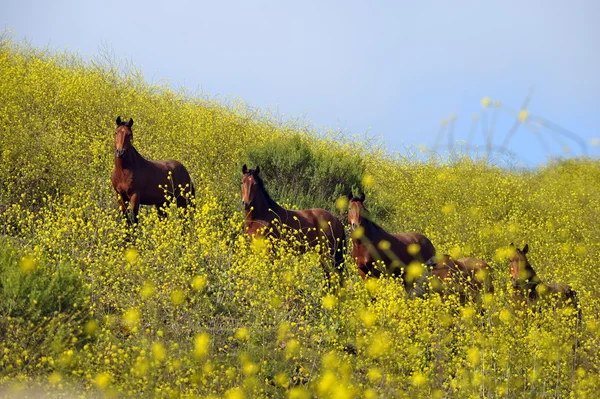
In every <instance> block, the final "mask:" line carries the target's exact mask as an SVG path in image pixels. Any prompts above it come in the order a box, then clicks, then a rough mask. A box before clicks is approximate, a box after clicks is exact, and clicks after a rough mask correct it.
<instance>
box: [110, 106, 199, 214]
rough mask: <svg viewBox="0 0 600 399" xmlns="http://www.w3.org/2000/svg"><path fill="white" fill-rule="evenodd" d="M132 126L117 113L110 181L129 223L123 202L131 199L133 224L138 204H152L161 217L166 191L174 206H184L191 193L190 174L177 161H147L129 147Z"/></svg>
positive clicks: (192, 188)
mask: <svg viewBox="0 0 600 399" xmlns="http://www.w3.org/2000/svg"><path fill="white" fill-rule="evenodd" d="M132 126H133V119H129V122H123V121H121V117H120V116H119V117H118V118H117V130H116V133H115V168H114V169H113V172H112V184H113V187H114V188H115V191H116V192H117V195H118V199H119V205H120V207H121V210H122V212H123V215H124V216H125V218H126V219H127V220H128V221H129V222H130V223H131V221H130V220H129V218H128V217H127V202H131V208H132V210H133V223H137V220H138V212H139V208H140V205H154V206H155V207H156V209H157V210H158V212H159V215H161V216H164V210H163V209H164V206H165V205H166V204H167V199H166V198H165V195H166V194H167V195H170V196H173V198H174V199H175V201H176V203H177V206H178V207H185V206H187V204H188V200H189V198H190V196H193V195H194V194H195V192H194V185H193V184H192V180H191V178H190V175H189V173H188V171H187V170H186V169H185V167H184V166H183V165H182V164H181V162H179V161H174V160H171V159H168V160H163V161H148V160H146V159H144V157H142V156H141V155H140V153H139V152H137V150H136V149H135V147H134V146H133V132H132V130H131V127H132ZM159 186H160V187H159ZM165 191H166V192H165Z"/></svg>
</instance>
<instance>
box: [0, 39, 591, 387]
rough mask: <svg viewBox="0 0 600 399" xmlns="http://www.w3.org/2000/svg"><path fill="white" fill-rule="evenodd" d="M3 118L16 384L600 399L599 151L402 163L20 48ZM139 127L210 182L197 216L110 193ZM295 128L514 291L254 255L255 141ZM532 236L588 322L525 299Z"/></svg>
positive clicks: (418, 225)
mask: <svg viewBox="0 0 600 399" xmlns="http://www.w3.org/2000/svg"><path fill="white" fill-rule="evenodd" d="M0 106H1V107H2V109H1V110H0V143H1V145H0V151H1V153H0V157H1V161H0V180H1V181H0V190H1V191H0V355H1V356H0V392H2V393H3V394H7V393H8V394H11V393H12V394H15V395H20V394H29V395H31V396H35V395H38V394H40V392H43V393H46V394H49V395H58V396H66V397H71V396H73V395H84V396H86V397H96V396H97V395H99V394H102V395H106V396H108V397H127V396H129V397H195V396H198V397H205V396H212V397H227V398H243V397H290V398H309V397H323V398H326V397H331V398H334V397H335V398H351V397H373V398H374V397H382V398H383V397H411V398H415V397H424V398H425V397H427V398H428V397H440V398H441V397H481V396H485V397H532V396H535V397H541V396H545V397H571V396H572V397H593V396H594V395H595V393H596V392H597V390H598V388H599V385H600V375H599V370H598V368H599V367H600V357H599V355H598V350H597V348H598V341H599V339H600V335H599V333H600V324H599V320H598V312H599V310H600V287H599V285H598V284H599V283H600V277H599V273H598V263H599V262H598V259H599V256H600V240H599V237H600V227H599V226H600V164H599V163H598V162H597V161H595V160H586V159H578V160H571V161H565V162H560V163H553V164H549V165H547V166H545V167H541V168H539V169H537V170H534V171H518V170H509V169H502V168H498V167H494V166H490V165H488V164H486V163H483V162H474V161H471V160H469V159H467V158H464V159H460V160H454V161H452V162H441V161H435V160H428V161H422V160H416V159H415V160H413V161H411V160H406V159H403V160H397V159H392V158H390V157H389V156H387V155H386V154H385V153H384V152H383V151H381V149H379V148H378V147H375V146H372V145H369V144H368V143H361V142H356V141H350V140H347V139H343V138H339V137H337V136H336V135H335V134H334V133H324V134H321V135H320V137H319V138H317V137H316V135H311V134H310V133H306V132H307V131H308V132H310V128H307V127H306V126H300V125H297V124H291V123H286V124H282V123H279V122H277V121H276V120H275V118H270V117H269V116H268V115H262V114H259V113H257V112H256V111H253V110H250V109H248V108H246V107H244V106H243V105H240V104H229V105H228V106H224V105H222V104H218V103H215V102H213V101H210V100H206V99H203V98H200V97H195V96H193V95H189V94H187V93H184V92H175V91H173V90H171V89H168V88H165V87H155V86H149V85H147V84H146V83H144V81H143V79H142V78H141V77H140V76H139V75H137V74H136V73H135V72H134V71H133V72H132V71H130V70H125V71H124V70H123V69H119V65H114V64H107V63H104V64H100V65H99V64H95V63H93V62H90V63H85V62H83V61H81V60H80V59H79V58H78V57H76V56H72V55H69V54H62V53H53V52H43V51H40V50H35V49H30V48H27V47H22V46H20V45H19V44H18V43H15V42H13V41H11V40H8V39H5V40H3V42H2V44H1V46H0ZM118 115H121V116H123V117H126V118H129V117H132V118H134V119H135V128H134V132H135V141H134V144H135V146H136V148H137V149H138V150H139V152H140V153H141V154H142V155H144V156H145V157H146V158H148V159H160V158H174V159H178V160H180V161H182V162H183V163H184V165H186V167H187V169H188V170H189V171H190V174H191V175H192V179H193V181H194V184H195V186H196V191H197V198H196V199H195V206H194V207H193V208H192V209H191V210H190V211H189V212H182V211H178V210H177V209H174V208H171V209H170V211H169V215H168V217H167V218H166V219H159V218H158V215H157V213H156V211H155V210H154V209H144V210H143V211H142V214H141V219H140V225H139V226H138V227H137V228H136V230H135V231H134V232H133V233H131V232H130V230H129V229H128V228H127V226H126V224H125V223H124V221H123V220H122V219H121V218H120V216H119V212H118V210H117V202H116V199H115V195H114V192H113V189H112V187H111V184H110V172H111V170H112V167H113V147H112V145H113V144H112V143H113V134H114V127H115V126H114V120H115V118H116V116H118ZM289 137H294V140H301V141H302V142H303V143H304V145H305V146H307V147H308V148H309V149H310V151H313V152H314V153H315V154H319V155H318V156H315V157H314V159H321V160H323V159H324V157H326V156H327V154H329V155H330V156H331V158H332V159H357V163H360V168H358V169H356V170H353V171H352V176H353V179H356V176H359V175H362V184H363V189H365V191H366V193H367V202H366V204H367V206H368V207H369V208H371V209H376V210H377V212H376V216H377V217H378V218H379V219H378V220H377V221H378V222H379V223H381V225H382V226H383V227H385V228H386V229H389V230H390V231H395V232H396V231H397V232H400V231H410V230H418V231H422V232H423V233H425V234H426V235H427V236H428V237H429V238H430V239H431V241H432V242H433V243H434V245H435V246H436V248H437V249H438V252H440V253H449V254H451V255H452V256H455V257H461V256H475V257H478V258H482V259H485V260H486V261H487V262H488V263H489V264H490V265H491V267H492V271H493V279H494V285H495V294H494V295H493V296H486V297H484V300H483V308H484V309H483V311H480V310H481V309H479V308H477V307H475V306H470V305H468V306H461V305H460V304H459V303H458V302H457V300H456V299H455V298H449V299H448V300H447V301H441V300H440V298H439V297H437V296H435V295H433V296H431V297H426V298H424V299H408V298H407V297H406V294H405V293H404V290H403V288H402V285H401V284H399V283H398V282H397V281H394V280H393V279H387V278H384V279H381V280H368V281H366V282H365V281H362V280H361V279H360V278H359V277H358V273H357V272H356V266H355V264H354V262H353V261H352V260H351V259H350V257H349V256H348V258H347V262H346V265H347V271H346V277H347V278H346V281H347V283H346V285H345V287H344V288H343V289H339V290H333V291H330V290H329V289H328V288H326V287H327V285H326V284H324V282H323V273H322V270H321V267H320V261H319V259H318V256H317V255H316V254H313V253H310V252H309V253H304V254H300V253H298V252H297V251H296V250H295V247H294V246H292V245H288V244H283V243H272V244H271V243H267V242H262V241H258V242H255V243H254V244H250V243H249V242H248V239H247V238H246V236H245V235H244V234H243V222H244V214H243V212H242V209H241V206H240V204H239V202H240V201H239V198H240V193H239V181H240V177H241V173H240V166H241V164H242V163H243V162H244V161H245V160H246V159H249V158H248V156H249V155H248V154H249V151H250V150H251V149H256V148H269V145H270V143H281V142H282V140H285V139H286V138H289ZM278 151H281V148H279V149H278ZM322 164H323V165H327V163H326V162H325V161H323V163H322ZM336 164H337V163H336ZM292 166H293V165H292ZM261 167H262V168H263V170H264V168H265V166H264V165H261ZM272 167H273V168H274V167H277V165H273V166H272ZM288 167H290V166H289V165H288ZM334 167H335V166H334V165H333V163H332V164H331V165H330V166H327V168H330V169H329V170H331V171H332V173H333V170H334ZM290 168H291V169H290V170H292V171H293V168H292V167H290ZM325 169H326V168H325V167H324V170H325ZM318 172H319V173H325V172H323V171H322V170H319V171H318ZM271 173H273V174H274V175H276V172H275V173H274V172H271ZM314 173H315V174H316V173H317V171H316V169H315V172H314ZM335 173H338V171H337V169H336V172H335ZM266 184H267V188H269V181H268V180H267V181H266ZM282 184H283V183H282ZM340 187H341V186H340ZM293 188H294V187H291V188H290V190H288V191H287V192H291V193H294V190H293ZM356 188H358V187H356ZM276 189H277V188H275V187H272V190H273V191H274V192H275V191H276ZM281 192H285V191H281ZM276 199H277V200H279V201H281V202H282V203H287V204H288V206H294V205H297V204H296V203H295V202H294V198H293V196H290V198H276ZM337 205H338V206H339V209H337V210H336V203H335V202H333V201H332V202H331V204H330V208H331V209H332V210H334V211H336V212H338V213H339V214H341V215H343V214H344V209H345V204H344V201H343V200H340V201H338V202H337ZM511 242H515V243H518V244H524V243H525V242H527V243H529V246H530V248H531V254H530V261H531V263H532V264H533V266H534V267H535V268H536V270H537V271H538V273H539V274H540V276H541V277H542V279H544V280H547V281H557V282H565V283H569V284H571V285H572V286H573V288H574V289H575V290H576V291H577V293H578V295H579V300H580V306H581V310H582V314H583V318H582V320H581V321H580V322H579V323H577V320H576V318H575V317H573V312H572V311H570V310H569V309H561V308H559V309H550V308H547V309H542V310H541V311H538V312H534V311H532V310H531V309H528V308H527V307H522V306H517V305H515V304H514V303H512V302H511V301H510V293H511V289H512V288H511V286H510V281H509V275H508V260H507V259H508V257H509V255H510V249H509V248H508V245H509V244H510V243H511Z"/></svg>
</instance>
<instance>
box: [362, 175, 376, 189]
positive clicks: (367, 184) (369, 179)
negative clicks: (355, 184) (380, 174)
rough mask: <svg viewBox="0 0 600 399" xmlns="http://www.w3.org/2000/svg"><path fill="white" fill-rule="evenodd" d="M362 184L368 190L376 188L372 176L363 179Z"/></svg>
mask: <svg viewBox="0 0 600 399" xmlns="http://www.w3.org/2000/svg"><path fill="white" fill-rule="evenodd" d="M362 184H363V187H364V188H366V189H370V188H373V186H375V178H374V177H373V176H371V175H365V176H364V177H363V179H362Z"/></svg>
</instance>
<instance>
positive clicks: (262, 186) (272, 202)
mask: <svg viewBox="0 0 600 399" xmlns="http://www.w3.org/2000/svg"><path fill="white" fill-rule="evenodd" d="M248 173H249V174H250V175H251V176H254V180H256V183H257V184H258V187H259V188H260V189H261V190H262V192H263V194H264V196H265V199H266V200H267V203H268V204H269V207H270V208H271V209H275V208H277V207H278V206H279V205H277V202H275V200H274V199H273V198H271V195H269V192H268V191H267V189H266V188H265V182H264V181H263V179H262V178H261V177H260V176H259V175H258V174H256V173H254V170H250V171H249V172H248Z"/></svg>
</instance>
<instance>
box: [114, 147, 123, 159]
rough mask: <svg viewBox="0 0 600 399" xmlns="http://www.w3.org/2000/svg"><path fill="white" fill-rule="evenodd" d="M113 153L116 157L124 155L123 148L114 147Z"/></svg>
mask: <svg viewBox="0 0 600 399" xmlns="http://www.w3.org/2000/svg"><path fill="white" fill-rule="evenodd" d="M115 155H116V156H117V158H123V155H125V149H122V150H119V149H118V148H117V149H115Z"/></svg>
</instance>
